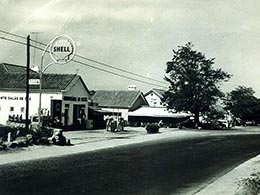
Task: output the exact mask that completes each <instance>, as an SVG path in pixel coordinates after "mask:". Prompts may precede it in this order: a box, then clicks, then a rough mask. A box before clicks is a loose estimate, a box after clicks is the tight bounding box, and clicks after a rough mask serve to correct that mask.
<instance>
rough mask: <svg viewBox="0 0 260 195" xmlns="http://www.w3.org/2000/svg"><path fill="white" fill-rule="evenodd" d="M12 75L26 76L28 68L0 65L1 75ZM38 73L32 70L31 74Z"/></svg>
mask: <svg viewBox="0 0 260 195" xmlns="http://www.w3.org/2000/svg"><path fill="white" fill-rule="evenodd" d="M5 73H11V74H26V67H25V66H22V65H16V64H8V63H3V62H2V63H0V74H1V75H2V74H5ZM32 73H36V72H35V71H33V70H31V69H30V74H32Z"/></svg>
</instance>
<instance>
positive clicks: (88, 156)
mask: <svg viewBox="0 0 260 195" xmlns="http://www.w3.org/2000/svg"><path fill="white" fill-rule="evenodd" d="M259 142H260V135H259V134H254V135H250V134H242V135H235V134H234V135H222V136H220V135H214V136H213V135H210V134H209V135H204V136H202V137H195V138H191V137H188V138H187V137H186V138H182V139H178V140H176V139H173V138H170V137H169V138H167V139H163V140H160V141H158V140H157V141H152V142H146V143H143V144H138V145H128V146H123V147H120V148H114V149H106V150H100V151H93V152H88V153H80V154H73V155H67V156H62V157H56V158H49V159H41V160H35V161H27V162H19V163H13V164H9V165H1V166H0V194H3V195H9V194H63V195H66V194H68V195H71V194H88V195H89V194H95V195H96V194H113V195H121V194H142V195H143V194H144V195H153V194H156V195H157V194H158V195H159V194H160V195H162V194H187V191H189V190H190V189H191V188H194V186H198V187H199V186H200V184H201V183H205V182H208V181H211V180H212V179H214V177H217V176H218V175H219V174H223V173H224V172H225V171H228V170H230V169H231V168H232V167H234V166H236V165H238V164H240V163H242V162H243V161H245V160H247V159H248V158H251V157H253V156H255V155H256V154H259V153H260V145H259Z"/></svg>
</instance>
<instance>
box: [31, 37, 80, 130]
mask: <svg viewBox="0 0 260 195" xmlns="http://www.w3.org/2000/svg"><path fill="white" fill-rule="evenodd" d="M48 49H49V53H50V56H51V58H52V60H53V62H51V63H49V64H47V65H46V66H45V67H44V68H43V57H44V55H45V53H46V51H47V50H48ZM75 52H76V47H75V43H74V41H73V40H72V39H71V38H70V37H69V36H67V35H60V36H57V37H55V38H54V39H53V40H52V41H51V42H50V43H49V44H48V45H47V46H46V47H45V49H44V51H43V53H42V56H41V67H40V70H39V77H40V78H39V81H40V83H39V108H38V116H39V119H38V125H39V127H41V126H42V120H41V114H42V108H41V107H42V75H43V73H44V71H46V69H47V68H48V67H50V66H51V65H53V64H66V63H68V62H70V61H71V60H72V59H73V57H74V56H75ZM34 82H35V81H34Z"/></svg>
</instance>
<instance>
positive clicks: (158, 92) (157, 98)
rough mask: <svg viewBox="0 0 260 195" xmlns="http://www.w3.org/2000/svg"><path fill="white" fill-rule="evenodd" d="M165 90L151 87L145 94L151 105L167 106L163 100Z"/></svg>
mask: <svg viewBox="0 0 260 195" xmlns="http://www.w3.org/2000/svg"><path fill="white" fill-rule="evenodd" d="M164 93H165V90H163V89H151V90H150V91H148V92H147V93H146V94H145V95H144V96H145V99H146V101H147V102H148V104H149V106H151V107H165V105H164V103H163V102H162V98H163V94H164Z"/></svg>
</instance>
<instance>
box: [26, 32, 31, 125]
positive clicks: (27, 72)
mask: <svg viewBox="0 0 260 195" xmlns="http://www.w3.org/2000/svg"><path fill="white" fill-rule="evenodd" d="M26 65H27V67H26V98H25V99H26V114H25V119H26V120H25V121H26V122H25V128H26V129H29V122H30V121H29V79H30V35H28V36H27V63H26Z"/></svg>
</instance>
